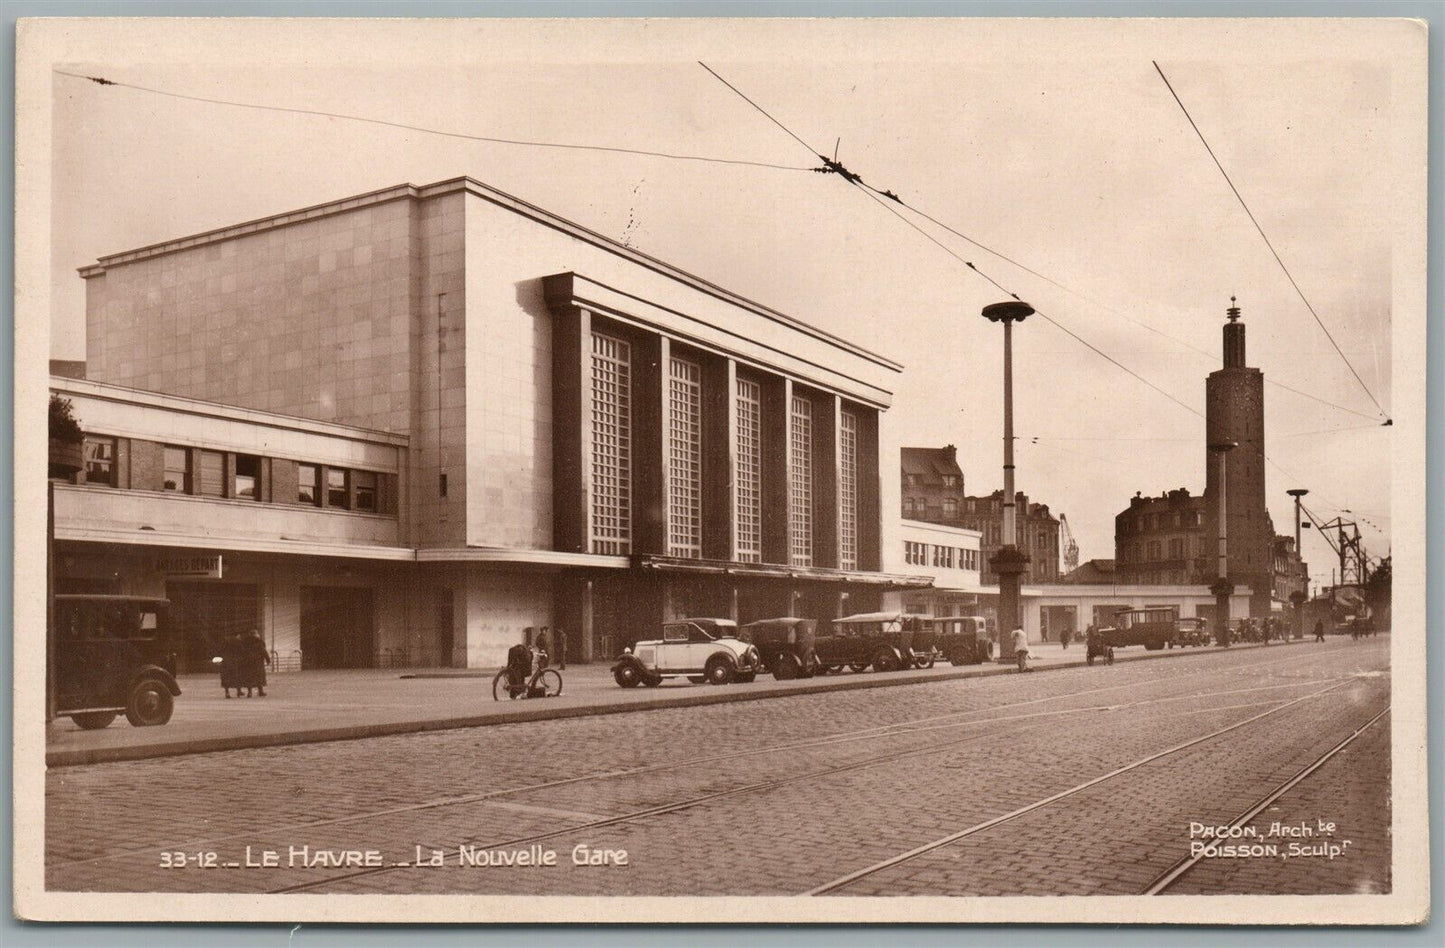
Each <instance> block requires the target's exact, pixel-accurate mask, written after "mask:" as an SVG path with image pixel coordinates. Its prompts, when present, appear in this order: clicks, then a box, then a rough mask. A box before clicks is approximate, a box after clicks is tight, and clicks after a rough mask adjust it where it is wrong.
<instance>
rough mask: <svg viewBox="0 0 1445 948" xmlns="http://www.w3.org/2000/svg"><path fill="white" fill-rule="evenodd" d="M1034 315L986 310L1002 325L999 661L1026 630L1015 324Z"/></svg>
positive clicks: (1010, 657)
mask: <svg viewBox="0 0 1445 948" xmlns="http://www.w3.org/2000/svg"><path fill="white" fill-rule="evenodd" d="M1033 314H1034V308H1033V307H1032V306H1030V305H1029V304H1027V303H1025V302H1023V301H1021V300H1009V301H1007V302H1003V303H993V304H991V305H989V306H985V307H984V308H983V313H982V315H983V317H984V318H985V319H987V320H988V321H989V322H994V323H1003V538H1002V539H1003V543H1002V544H1001V545H1000V546H999V548H998V550H997V551H996V552H995V553H994V555H993V556H992V557H990V558H989V561H988V562H989V565H990V566H992V567H993V571H994V572H995V573H996V574H997V575H998V646H999V647H998V661H999V662H1000V663H1003V662H1013V661H1015V660H1016V656H1015V655H1014V648H1013V630H1014V629H1017V628H1021V627H1022V626H1023V616H1022V613H1021V611H1020V609H1019V585H1020V584H1021V582H1022V580H1023V574H1024V573H1025V572H1027V571H1028V568H1029V557H1028V554H1026V553H1024V552H1023V551H1022V550H1020V549H1019V548H1018V512H1017V510H1016V509H1015V490H1014V388H1013V324H1014V323H1016V322H1019V323H1021V322H1023V321H1024V319H1026V318H1027V317H1029V316H1032V315H1033Z"/></svg>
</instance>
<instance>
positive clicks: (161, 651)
mask: <svg viewBox="0 0 1445 948" xmlns="http://www.w3.org/2000/svg"><path fill="white" fill-rule="evenodd" d="M168 605H170V603H169V602H168V601H167V600H165V599H156V598H150V597H143V596H108V595H58V596H56V597H55V601H54V606H55V613H54V621H55V674H56V695H55V697H56V703H57V713H59V714H61V715H69V717H70V719H71V720H72V721H74V722H75V723H76V724H78V725H79V726H81V727H83V728H85V729H86V730H98V729H100V728H103V727H107V726H109V724H110V722H112V721H114V720H115V718H116V715H117V714H122V713H123V714H125V717H126V720H127V721H129V722H130V723H131V724H132V725H134V726H135V727H153V726H157V725H161V724H165V723H166V722H167V721H169V720H170V719H171V713H172V711H174V709H175V699H176V698H178V697H180V694H181V689H180V686H179V685H177V684H176V656H175V653H174V652H173V651H172V650H171V640H170V637H169V636H167V635H166V634H165V631H166V626H165V610H166V607H167V606H168Z"/></svg>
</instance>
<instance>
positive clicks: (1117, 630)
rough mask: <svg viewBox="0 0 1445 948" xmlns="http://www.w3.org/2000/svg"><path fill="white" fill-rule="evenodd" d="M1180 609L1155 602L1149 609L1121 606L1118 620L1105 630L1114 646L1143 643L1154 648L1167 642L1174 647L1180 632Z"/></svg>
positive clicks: (1167, 644) (1155, 650) (1149, 647)
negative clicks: (1157, 604)
mask: <svg viewBox="0 0 1445 948" xmlns="http://www.w3.org/2000/svg"><path fill="white" fill-rule="evenodd" d="M1178 625H1179V609H1178V608H1177V607H1175V606H1154V607H1151V608H1148V609H1120V610H1119V611H1118V612H1116V613H1114V622H1113V624H1112V625H1110V626H1109V627H1108V628H1107V629H1106V630H1105V631H1107V632H1108V634H1109V644H1110V645H1111V646H1112V647H1114V648H1123V647H1125V646H1128V645H1142V646H1144V647H1145V648H1146V649H1148V650H1149V651H1151V652H1157V651H1159V650H1160V649H1162V648H1164V647H1165V646H1169V647H1171V648H1172V647H1173V645H1174V642H1175V640H1176V638H1177V636H1178Z"/></svg>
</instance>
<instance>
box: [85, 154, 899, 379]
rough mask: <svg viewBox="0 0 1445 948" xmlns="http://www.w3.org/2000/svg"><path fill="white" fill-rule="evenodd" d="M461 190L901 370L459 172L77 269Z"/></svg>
mask: <svg viewBox="0 0 1445 948" xmlns="http://www.w3.org/2000/svg"><path fill="white" fill-rule="evenodd" d="M458 191H461V192H465V193H468V194H472V195H475V196H477V197H480V198H482V199H483V200H486V201H489V202H490V203H492V204H495V205H497V206H499V207H503V208H506V209H508V210H511V211H513V212H515V213H517V214H518V215H520V216H522V217H527V218H530V219H532V220H534V221H536V222H537V223H540V224H543V225H544V226H547V227H552V228H554V229H556V230H560V231H562V232H564V233H567V234H570V235H572V236H573V237H576V238H578V239H579V240H584V241H586V242H587V243H590V244H593V245H594V246H597V247H600V248H602V249H604V250H607V251H610V252H611V253H614V254H616V255H618V256H620V257H625V258H627V259H629V260H631V261H632V262H634V263H636V264H639V265H641V266H643V267H646V268H647V269H649V270H653V271H655V272H657V273H659V274H662V275H664V276H667V277H671V278H672V279H674V280H677V281H678V282H680V283H685V284H687V285H689V286H691V287H693V288H694V289H697V290H700V291H702V292H704V293H707V294H708V295H710V296H714V297H716V298H718V299H721V300H724V301H726V302H728V303H732V304H733V305H735V306H739V307H742V308H743V309H748V310H751V311H752V312H754V313H757V314H758V315H761V316H765V317H767V318H768V319H772V320H774V321H776V322H779V323H782V324H784V325H786V326H788V327H789V328H791V329H795V330H797V331H798V332H801V333H804V334H806V335H809V336H813V337H814V338H816V339H819V340H821V341H823V342H826V343H828V344H830V345H833V346H837V347H838V348H840V349H843V350H846V351H847V352H850V353H852V354H853V355H856V356H859V357H861V358H864V359H867V360H869V361H870V362H873V363H875V364H877V365H879V366H882V367H884V368H888V369H891V370H892V371H894V372H901V371H903V365H902V363H899V362H895V361H894V360H892V359H889V358H887V357H885V356H882V355H879V354H878V353H875V352H872V351H870V350H868V349H865V348H863V347H862V346H859V345H857V344H855V343H852V342H849V341H847V340H846V339H843V338H842V337H841V336H835V335H833V334H832V333H830V332H827V331H826V330H823V329H819V328H817V327H815V326H811V325H809V324H807V323H805V322H803V321H801V320H799V319H797V318H795V317H793V316H789V315H787V314H786V313H783V312H780V311H779V310H776V309H773V308H772V307H769V306H764V305H763V304H761V303H758V302H755V301H753V300H750V299H748V298H747V297H744V296H741V295H739V294H737V293H734V292H732V291H731V290H728V289H725V288H723V287H721V286H719V285H718V284H716V283H713V282H712V281H710V280H705V279H703V278H702V277H699V276H697V275H695V274H692V273H689V272H687V271H686V270H683V269H682V268H680V267H676V266H673V265H672V264H670V263H667V262H666V261H663V260H660V259H658V258H657V257H654V256H651V255H650V254H646V253H643V252H642V251H640V250H636V249H634V248H632V247H628V246H626V245H625V244H622V243H619V242H618V241H616V240H613V239H612V238H610V237H606V236H604V235H602V234H599V233H597V232H596V231H594V230H591V229H589V228H587V227H583V226H582V225H581V224H578V223H575V222H573V221H570V220H567V219H566V218H564V217H561V216H559V215H557V214H553V213H552V212H551V211H547V210H544V209H543V208H540V207H538V206H537V205H535V204H531V203H529V202H527V201H524V200H522V199H521V198H518V197H515V196H513V195H511V194H507V193H506V192H505V191H500V190H498V189H496V188H494V187H492V186H491V185H488V184H484V183H483V182H481V181H478V180H476V179H475V178H471V177H467V176H462V177H459V178H449V179H447V180H445V181H438V182H435V183H433V184H425V185H415V184H400V185H394V186H392V187H388V188H381V189H380V190H376V191H368V192H366V193H364V194H358V195H355V196H352V197H347V198H340V199H338V200H335V201H327V202H325V203H323V204H314V205H312V206H310V207H304V208H300V209H299V210H294V211H286V212H283V213H280V214H272V215H268V216H266V217H258V218H256V219H255V220H250V221H246V222H244V223H240V224H231V225H228V226H226V227H218V228H215V229H213V230H207V231H202V232H200V233H198V234H192V235H190V236H187V237H178V238H175V239H172V240H165V241H161V242H160V243H154V244H148V245H146V246H144V247H137V248H135V249H133V250H125V251H121V252H119V253H113V254H107V255H106V256H103V257H100V258H99V259H98V260H97V262H96V263H94V264H91V265H89V266H85V267H81V268H80V271H79V272H80V275H81V276H82V277H85V278H87V279H88V278H90V277H93V276H99V275H100V274H102V273H104V272H105V270H106V268H107V267H112V266H118V265H121V264H126V263H134V262H136V261H138V260H146V259H149V258H151V257H158V256H162V255H164V254H168V253H175V252H178V251H181V250H190V249H194V248H196V247H203V246H206V245H207V244H213V243H219V242H221V241H225V240H231V239H234V238H236V237H244V236H248V235H250V234H256V233H261V232H264V231H267V230H272V229H275V228H278V227H285V226H287V225H290V224H298V223H301V222H303V221H309V220H315V219H317V218H322V217H329V216H332V215H335V214H343V213H346V212H348V211H354V210H358V209H360V208H364V207H372V206H375V205H378V204H385V203H388V202H390V201H400V200H423V199H426V198H432V197H437V196H440V195H443V194H450V193H453V192H458Z"/></svg>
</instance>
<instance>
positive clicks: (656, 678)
mask: <svg viewBox="0 0 1445 948" xmlns="http://www.w3.org/2000/svg"><path fill="white" fill-rule="evenodd" d="M642 683H643V684H644V685H646V686H647V687H649V688H656V687H657V686H658V685H660V684H662V676H661V675H647V676H645V677H644V678H643V679H642Z"/></svg>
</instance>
